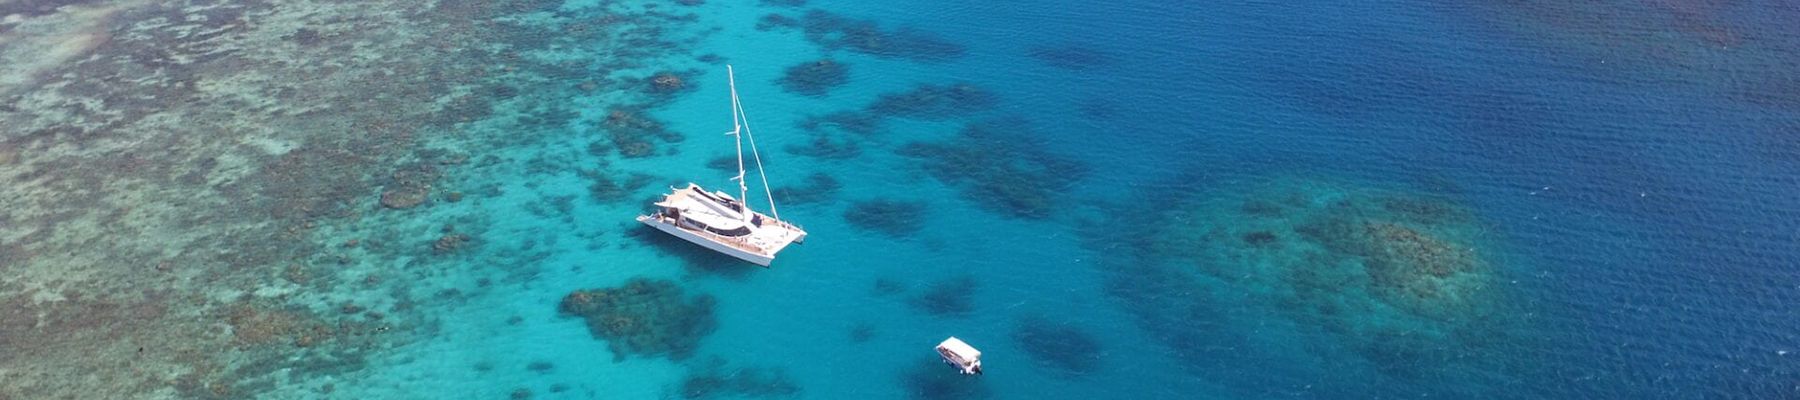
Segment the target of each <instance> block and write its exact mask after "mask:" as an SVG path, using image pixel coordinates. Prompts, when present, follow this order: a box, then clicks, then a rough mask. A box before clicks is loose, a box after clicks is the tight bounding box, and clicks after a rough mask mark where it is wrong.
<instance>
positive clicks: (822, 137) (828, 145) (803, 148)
mask: <svg viewBox="0 0 1800 400" xmlns="http://www.w3.org/2000/svg"><path fill="white" fill-rule="evenodd" d="M811 137H812V140H809V141H807V142H806V144H790V145H787V146H785V147H783V148H782V150H786V151H787V152H788V153H790V154H794V155H799V156H806V157H813V158H822V159H828V160H847V159H852V158H856V156H860V155H862V145H860V144H857V142H856V141H854V140H849V139H837V138H833V137H832V136H831V135H826V134H820V133H815V134H813V135H811Z"/></svg>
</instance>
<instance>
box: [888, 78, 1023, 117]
mask: <svg viewBox="0 0 1800 400" xmlns="http://www.w3.org/2000/svg"><path fill="white" fill-rule="evenodd" d="M998 102H999V100H998V98H997V97H995V96H994V94H993V93H992V92H988V91H987V90H986V89H982V88H980V87H978V86H975V85H974V84H970V83H966V82H959V83H952V84H948V85H933V84H920V85H918V86H914V87H913V88H912V90H908V91H905V92H900V93H890V94H884V95H881V97H879V98H876V99H875V102H874V103H870V104H869V107H868V112H870V113H873V114H875V115H878V116H884V117H889V116H891V117H903V118H914V119H945V118H952V117H957V116H962V115H967V114H970V113H973V112H976V111H982V110H987V109H991V108H994V105H995V104H996V103H998Z"/></svg>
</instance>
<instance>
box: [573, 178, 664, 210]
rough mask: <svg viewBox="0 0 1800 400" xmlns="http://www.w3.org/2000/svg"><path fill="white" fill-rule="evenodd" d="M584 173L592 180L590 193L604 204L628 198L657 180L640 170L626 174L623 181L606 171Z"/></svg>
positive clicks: (589, 188)
mask: <svg viewBox="0 0 1800 400" xmlns="http://www.w3.org/2000/svg"><path fill="white" fill-rule="evenodd" d="M582 175H583V176H585V177H587V178H588V180H589V181H591V182H592V183H590V184H588V194H589V195H591V196H593V199H594V201H597V202H600V203H604V204H613V203H619V202H622V201H625V200H628V199H630V198H631V194H632V193H635V192H637V191H638V190H640V189H643V188H644V187H645V186H649V185H650V182H652V181H655V180H656V177H653V176H650V175H647V174H644V173H640V172H633V173H630V174H628V175H626V176H625V179H624V181H623V182H621V181H619V180H617V179H615V178H614V177H612V176H611V175H609V174H608V172H606V171H597V172H583V173H582Z"/></svg>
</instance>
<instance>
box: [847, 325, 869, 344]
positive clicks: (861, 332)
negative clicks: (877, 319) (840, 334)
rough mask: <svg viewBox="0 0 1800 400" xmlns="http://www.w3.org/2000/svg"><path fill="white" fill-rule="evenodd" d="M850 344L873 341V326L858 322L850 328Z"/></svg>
mask: <svg viewBox="0 0 1800 400" xmlns="http://www.w3.org/2000/svg"><path fill="white" fill-rule="evenodd" d="M849 336H850V342H851V343H865V342H868V341H870V340H874V339H875V324H871V323H867V322H858V323H856V324H855V325H851V326H850V331H849Z"/></svg>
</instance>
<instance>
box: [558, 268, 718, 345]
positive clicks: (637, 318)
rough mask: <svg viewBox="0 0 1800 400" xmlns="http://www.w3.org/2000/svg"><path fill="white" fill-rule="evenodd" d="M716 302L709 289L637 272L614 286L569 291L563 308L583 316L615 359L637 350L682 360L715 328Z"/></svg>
mask: <svg viewBox="0 0 1800 400" xmlns="http://www.w3.org/2000/svg"><path fill="white" fill-rule="evenodd" d="M713 302H714V300H713V297H712V296H710V295H705V294H702V295H697V296H691V297H690V296H688V295H686V294H685V293H684V292H683V291H682V290H681V287H680V286H677V285H676V284H675V282H672V281H667V280H651V279H645V278H634V279H632V280H630V281H627V282H625V284H624V285H622V286H619V287H615V288H603V289H589V290H577V291H575V292H573V293H569V295H567V296H564V297H563V300H562V303H561V304H560V305H559V310H560V311H561V312H562V314H563V315H567V316H575V317H580V318H583V319H585V320H586V321H587V325H588V330H589V331H590V332H592V333H593V334H594V337H595V338H599V339H602V340H606V341H607V347H608V348H609V349H612V352H613V356H614V359H620V360H622V359H624V358H625V357H626V356H631V355H637V356H664V357H669V358H671V359H676V360H680V359H685V358H687V357H688V356H690V355H692V354H693V352H694V349H695V348H696V347H698V346H699V345H700V340H701V339H704V338H706V335H707V334H710V333H712V331H713V329H714V327H715V325H716V322H714V320H713V315H712V312H713Z"/></svg>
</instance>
